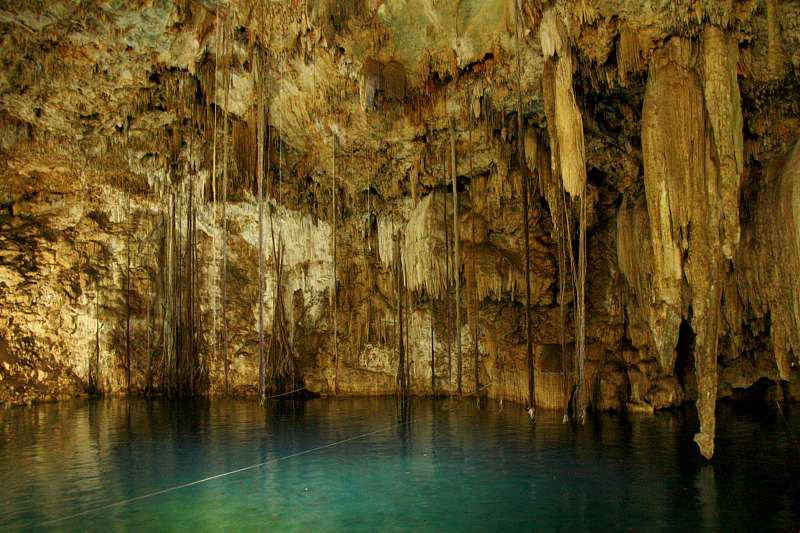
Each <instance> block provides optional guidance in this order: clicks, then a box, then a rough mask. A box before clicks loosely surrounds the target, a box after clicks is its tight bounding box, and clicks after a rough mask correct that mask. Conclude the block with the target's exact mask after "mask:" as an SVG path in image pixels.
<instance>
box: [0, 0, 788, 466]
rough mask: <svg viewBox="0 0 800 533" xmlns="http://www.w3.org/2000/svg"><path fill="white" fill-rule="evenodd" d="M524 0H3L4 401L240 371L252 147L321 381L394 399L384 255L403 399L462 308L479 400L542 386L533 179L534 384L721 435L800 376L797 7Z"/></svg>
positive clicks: (269, 304) (423, 383)
mask: <svg viewBox="0 0 800 533" xmlns="http://www.w3.org/2000/svg"><path fill="white" fill-rule="evenodd" d="M518 5H519V11H518V12H517V11H516V7H515V3H514V2H504V1H494V0H492V1H484V0H462V1H460V2H456V1H452V2H450V1H443V2H434V3H431V2H428V1H426V0H410V1H408V2H395V1H374V0H363V1H361V0H357V1H352V2H345V3H341V4H339V3H336V2H321V3H313V2H310V3H309V2H288V1H287V2H271V3H269V5H267V6H261V5H260V4H259V5H257V6H253V5H250V3H244V2H238V1H237V0H231V1H230V2H227V3H224V4H220V5H219V6H216V5H210V4H207V3H205V2H194V1H189V2H176V3H172V2H163V3H160V4H158V6H155V5H153V6H150V5H149V4H148V5H146V6H144V5H143V6H138V5H132V6H129V7H120V6H116V5H115V4H114V5H112V4H111V3H107V2H104V1H100V2H96V3H81V4H74V3H69V2H61V1H57V2H51V3H48V5H46V6H45V5H38V4H37V5H31V6H8V7H4V8H3V9H2V10H0V30H1V31H0V39H1V40H2V46H0V49H2V53H0V61H2V69H0V152H2V156H3V157H2V161H0V174H1V176H0V230H1V231H0V402H2V403H25V402H30V401H40V400H47V399H55V398H59V397H64V396H72V395H76V394H85V393H87V392H100V393H103V394H143V393H147V394H178V393H180V391H184V392H186V391H189V392H190V393H195V394H224V393H226V390H227V392H229V393H230V394H237V395H251V394H255V393H256V391H257V387H258V372H259V361H258V352H259V350H258V343H259V336H258V329H257V327H258V326H257V325H258V308H259V306H258V293H259V291H258V257H259V256H258V254H259V249H258V203H257V201H256V191H257V183H258V179H259V176H258V175H257V172H256V168H257V167H256V161H257V154H258V152H259V149H262V148H263V150H264V151H265V152H266V154H265V161H266V164H265V173H264V183H265V189H266V191H267V198H268V200H267V201H266V205H267V206H269V207H268V208H267V209H266V213H267V220H266V224H267V227H266V228H265V230H266V235H267V239H266V242H267V246H266V250H265V251H264V258H265V262H266V291H265V295H264V306H265V315H266V316H265V324H267V326H268V327H267V331H266V338H267V341H269V339H270V336H271V334H272V332H271V324H272V323H273V322H272V318H273V315H274V313H275V310H274V309H273V307H274V302H275V291H276V290H281V291H282V294H283V300H284V302H286V310H285V312H286V317H287V326H288V336H289V337H290V339H289V344H290V345H291V346H292V347H293V349H294V351H295V358H296V361H295V362H296V365H297V368H298V369H299V380H300V382H301V384H302V385H303V386H304V387H305V388H307V389H308V390H309V391H312V392H314V393H319V394H332V393H335V392H336V391H335V387H336V386H338V393H339V394H393V393H395V392H396V390H397V382H398V375H397V374H398V352H397V345H398V338H397V335H398V332H399V324H398V313H397V307H398V295H397V290H396V287H397V283H396V281H397V280H396V279H395V276H394V274H393V272H394V266H395V263H396V261H397V260H399V261H400V264H401V268H400V271H401V272H402V276H403V283H402V285H403V286H404V287H406V289H407V290H406V291H404V292H403V294H402V299H403V307H404V309H405V310H406V312H405V313H404V315H403V318H402V320H403V321H404V324H406V325H407V327H406V328H404V330H405V332H406V335H407V338H406V339H404V344H405V347H406V351H407V354H408V365H407V368H408V373H409V379H410V390H411V392H412V393H413V394H431V393H434V392H435V393H436V394H450V393H452V392H453V391H455V390H457V383H456V379H457V378H456V368H457V358H458V354H457V350H456V342H455V341H454V335H455V333H456V330H457V334H458V335H459V336H460V340H461V342H460V344H461V347H462V348H461V358H462V375H463V377H462V381H463V383H462V388H463V391H464V392H465V394H473V393H474V392H475V388H476V383H475V375H476V372H475V366H476V364H477V367H478V369H477V370H478V371H477V376H478V380H477V381H478V384H477V387H479V389H480V390H479V392H480V393H481V394H487V395H489V396H491V397H494V398H499V399H507V400H511V401H516V402H519V403H523V404H524V403H525V402H526V397H527V384H528V375H527V368H526V348H525V346H526V338H525V335H526V334H525V331H526V328H525V319H524V317H525V312H524V306H525V303H524V302H525V270H526V265H525V255H524V240H523V239H524V233H525V232H524V226H523V216H522V205H523V196H522V190H523V188H522V183H523V179H529V180H530V181H529V183H530V190H531V193H530V196H529V198H528V203H529V206H530V220H529V227H528V230H529V233H530V247H531V262H530V264H529V269H530V278H531V286H530V290H531V320H532V325H533V328H532V337H533V338H532V340H533V344H534V355H535V368H536V383H537V388H536V400H537V405H538V406H539V407H542V408H553V409H561V410H564V411H565V412H567V411H569V409H570V400H571V398H572V397H573V390H574V389H575V388H576V385H577V384H578V381H579V379H580V378H579V376H580V373H581V372H583V384H584V387H583V390H584V394H585V399H586V402H587V403H588V405H589V408H590V409H595V410H608V409H615V410H629V411H637V412H653V411H654V410H658V409H663V408H669V407H675V406H678V405H681V404H683V403H684V402H694V403H695V405H696V407H697V409H698V412H699V414H700V428H699V433H698V435H697V441H698V444H699V446H700V449H701V452H702V453H703V454H704V455H706V456H711V455H712V454H713V435H714V432H715V422H714V407H715V405H716V402H717V400H718V399H720V398H727V397H738V396H741V395H743V394H746V393H747V391H751V392H753V393H754V394H755V392H754V391H756V390H758V391H763V390H766V391H767V394H768V396H769V399H770V401H772V400H773V399H782V400H784V399H785V400H790V399H797V397H798V395H799V394H798V385H797V383H798V364H799V362H798V353H799V352H798V346H800V337H798V335H799V333H798V332H799V331H800V299H798V295H799V294H800V277H799V275H798V272H800V229H798V228H800V190H798V187H799V185H798V181H799V180H800V173H799V171H798V168H800V144H798V134H797V132H798V131H800V129H799V128H800V112H799V111H798V110H799V109H800V90H798V89H799V87H800V84H798V73H799V71H798V69H800V52H798V50H800V47H798V46H795V45H797V44H798V43H800V4H798V2H795V1H787V2H774V1H772V0H758V1H757V0H747V1H741V2H736V3H733V4H732V3H730V2H713V1H709V2H700V3H698V2H668V3H663V2H661V3H655V2H648V1H641V2H635V1H627V0H616V1H610V2H609V1H603V2H600V1H595V0H582V1H581V2H569V1H566V0H558V1H551V2H540V1H535V0H523V1H520V2H519V4H518ZM517 29H518V30H519V32H518V33H519V42H517V39H516V37H515V35H516V34H517V32H516V31H515V30H517ZM256 63H258V64H259V65H264V69H263V70H262V72H266V74H265V75H264V76H263V78H259V79H257V78H256V76H255V70H256V69H255V68H254V65H255V64H256ZM518 96H519V99H518V98H517V97H518ZM259 98H263V99H264V101H263V102H262V103H263V104H265V105H263V106H259V105H258V99H259ZM260 108H264V109H267V110H268V112H267V113H266V116H259V114H258V109H260ZM519 110H521V115H520V116H518V112H519ZM260 121H262V123H264V124H265V125H266V126H267V128H266V130H267V133H268V135H267V137H268V140H267V141H266V142H265V143H264V145H261V146H259V142H258V141H257V139H256V131H257V130H258V125H259V122H260ZM452 150H454V151H455V156H454V157H453V155H452ZM334 153H335V157H334ZM453 174H455V175H456V189H457V193H458V195H457V196H458V198H457V211H455V215H456V217H457V218H458V222H459V224H458V225H459V234H458V239H459V244H460V246H459V248H460V252H459V256H460V257H459V264H460V265H461V267H460V270H459V271H458V272H455V271H454V268H453V265H454V260H453V257H452V256H453V250H454V240H453V239H454V235H453V224H452V222H453V216H454V205H455V202H454V198H453V194H452V181H451V180H452V176H453ZM223 181H224V182H225V187H224V192H223V186H222V183H223ZM334 193H335V196H336V203H335V206H336V207H335V213H336V214H335V217H334V216H333V209H334V207H333V206H334V202H333V195H334ZM576 206H581V209H577V208H576ZM581 210H583V211H581ZM581 218H583V219H584V221H585V226H584V228H585V253H582V252H581V238H580V227H579V221H580V219H581ZM334 220H335V222H334ZM270 221H271V222H270ZM334 232H335V235H336V257H335V263H336V276H335V279H334V257H333V254H334V247H333V235H334ZM273 234H274V235H275V238H276V241H277V243H278V244H280V243H281V242H282V243H283V245H284V246H285V255H284V259H285V260H284V267H285V270H284V278H283V281H284V282H283V284H282V286H281V287H280V288H279V289H278V288H277V287H276V283H275V270H274V253H273V251H272V247H271V243H272V235H273ZM395 239H398V240H399V242H398V244H399V246H398V248H397V249H399V254H400V257H399V258H398V257H395V250H396V248H395V246H394V243H395ZM223 258H224V259H223ZM584 263H585V265H586V272H587V278H586V286H585V290H583V288H582V287H579V284H577V283H576V279H577V277H578V274H579V272H580V266H581V265H582V264H584ZM223 272H224V273H225V275H224V279H225V282H224V283H223ZM560 274H561V275H560ZM456 279H458V280H459V281H460V287H461V290H460V300H459V301H458V302H457V305H458V306H459V313H458V315H459V316H460V318H461V324H459V325H458V326H456V324H455V317H456V312H455V307H454V306H453V304H451V302H452V301H453V300H454V295H455V291H454V289H453V285H454V283H455V280H456ZM223 285H224V290H223ZM223 293H224V300H225V304H224V305H223ZM580 301H583V302H584V306H583V307H582V306H580V305H577V306H576V302H580ZM334 304H335V305H334ZM223 308H224V309H223ZM583 308H585V314H584V315H583V316H584V319H585V329H584V328H581V327H580V323H581V322H582V321H581V320H580V314H579V311H580V309H583ZM334 309H335V314H336V320H335V322H336V331H337V334H336V336H335V339H336V341H335V342H334V316H333V315H334ZM576 322H578V324H577V326H579V327H576ZM448 339H449V340H448ZM476 340H477V357H476V354H475V348H474V346H475V345H476V342H475V341H476ZM226 342H227V350H226V349H225V344H226ZM226 352H227V356H226V355H225V354H226ZM432 352H433V354H434V356H433V359H434V361H433V364H432V363H431V353H432ZM335 353H338V357H339V365H338V368H337V365H335V364H334V360H335V358H336V357H335V355H334V354H335ZM581 354H582V355H581ZM476 361H477V363H476ZM584 363H585V364H584ZM431 368H433V374H434V375H433V376H432V371H431ZM432 377H433V380H432V379H431V378H432ZM179 382H180V383H184V382H185V383H188V384H189V385H188V389H182V388H181V387H179V386H178V385H177V384H178V383H179ZM432 383H433V385H432ZM757 383H758V384H759V385H758V387H754V385H755V384H757ZM764 383H768V384H770V385H769V386H767V387H763V386H762V385H763V384H764ZM335 384H336V385H335Z"/></svg>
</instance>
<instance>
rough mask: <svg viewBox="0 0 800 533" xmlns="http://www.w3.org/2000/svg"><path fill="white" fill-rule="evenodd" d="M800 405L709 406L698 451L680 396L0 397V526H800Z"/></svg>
mask: <svg viewBox="0 0 800 533" xmlns="http://www.w3.org/2000/svg"><path fill="white" fill-rule="evenodd" d="M799 411H800V410H798V409H797V407H795V409H794V412H793V411H792V410H791V409H790V408H786V410H785V411H784V413H785V418H782V417H781V416H780V415H779V414H778V413H777V412H775V411H753V410H746V411H744V410H738V409H734V408H732V407H730V406H721V407H720V408H719V412H718V421H717V431H718V438H717V448H716V457H715V458H714V461H713V462H711V463H707V462H705V461H704V460H702V459H701V458H700V457H699V455H698V453H697V451H696V449H695V446H694V444H693V442H692V435H693V434H694V432H695V431H696V428H697V419H696V417H695V416H694V414H693V410H692V409H687V410H686V411H683V412H675V413H665V414H660V415H658V416H655V417H643V418H634V417H624V416H616V415H602V416H599V417H595V418H593V419H591V420H590V421H589V422H588V423H587V424H586V426H584V427H581V428H576V427H573V426H571V425H565V424H562V423H561V420H560V415H558V414H557V413H541V414H540V415H539V418H538V420H537V423H536V425H534V426H532V425H531V423H530V421H529V420H528V419H527V415H526V414H525V413H524V412H523V411H522V409H521V408H520V407H519V406H515V405H510V404H506V405H505V408H504V409H501V408H500V406H499V405H498V404H497V403H495V402H489V403H488V404H486V405H484V406H483V407H482V408H480V409H478V408H476V406H475V405H474V404H473V403H472V402H463V403H460V404H459V403H456V402H452V403H451V402H449V401H431V400H415V401H413V402H412V404H411V406H410V409H409V412H408V413H407V416H406V417H403V416H401V415H402V413H399V412H398V409H397V405H396V403H395V401H394V400H393V399H314V400H310V401H308V402H283V403H277V402H275V403H271V404H269V405H268V406H267V407H266V408H265V407H262V406H259V405H258V404H257V403H254V402H246V401H221V400H220V401H181V402H178V401H175V402H171V401H150V402H148V401H145V400H100V401H84V402H71V403H61V404H49V405H41V406H34V407H28V408H13V409H6V410H3V411H0V528H2V529H28V528H41V527H47V528H52V529H56V530H75V529H81V530H83V529H88V530H96V531H108V530H135V531H141V530H143V529H159V530H176V531H185V530H194V531H207V530H219V529H222V528H227V529H230V530H241V529H244V530H271V531H308V530H315V531H319V530H341V531H354V530H355V531H385V530H399V529H415V530H451V531H473V530H474V531H481V530H497V529H509V530H531V529H536V530H545V531H547V530H560V531H572V530H583V529H589V528H591V529H595V530H597V529H607V530H621V529H634V530H646V531H687V530H698V529H706V530H720V529H721V530H726V531H732V530H758V531H767V530H790V531H797V530H798V527H799V526H800V486H799V485H798V483H799V480H800V457H798V449H797V444H796V443H794V442H793V441H792V439H791V434H792V433H793V434H794V435H800V414H799V413H798V412H799ZM784 420H785V422H784ZM336 443H338V444H336ZM259 463H265V464H262V465H261V466H259V467H256V468H250V469H247V470H243V471H240V472H238V473H235V474H231V475H226V476H222V477H216V478H214V479H210V480H207V481H203V482H201V483H197V484H194V485H190V486H186V487H183V488H180V489H177V490H170V491H168V492H164V493H161V494H157V495H154V496H150V497H144V498H141V497H142V496H146V495H148V494H151V493H154V492H158V491H161V490H164V489H170V488H172V487H175V486H178V485H182V484H186V483H188V482H194V481H198V480H203V479H205V478H208V477H211V476H216V475H218V474H222V473H227V472H231V471H234V470H237V469H241V468H243V467H248V466H252V465H254V464H259ZM136 498H139V499H136ZM131 499H134V500H133V501H127V500H131ZM119 502H125V503H119ZM114 504H116V505H114ZM109 505H111V506H109ZM79 513H84V514H79ZM76 514H78V516H74V515H76ZM53 521H55V522H53Z"/></svg>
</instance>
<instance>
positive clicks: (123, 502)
mask: <svg viewBox="0 0 800 533" xmlns="http://www.w3.org/2000/svg"><path fill="white" fill-rule="evenodd" d="M410 422H411V420H406V421H405V422H400V423H398V424H392V425H391V426H387V427H385V428H382V429H376V430H375V431H370V432H368V433H362V434H361V435H356V436H355V437H349V438H346V439H343V440H340V441H336V442H331V443H329V444H324V445H322V446H317V447H316V448H311V449H310V450H304V451H302V452H296V453H292V454H289V455H286V456H283V457H276V458H274V459H268V460H266V461H263V462H261V463H256V464H253V465H249V466H244V467H242V468H238V469H236V470H231V471H230V472H223V473H222V474H216V475H213V476H209V477H207V478H203V479H198V480H197V481H190V482H188V483H183V484H182V485H176V486H174V487H169V488H166V489H161V490H157V491H155V492H150V493H147V494H142V495H141V496H135V497H133V498H128V499H127V500H120V501H118V502H114V503H109V504H108V505H102V506H100V507H95V508H93V509H88V510H86V511H81V512H80V513H75V514H72V515H69V516H64V517H61V518H56V519H54V520H49V521H47V522H42V523H41V524H40V526H51V525H53V524H58V523H60V522H65V521H67V520H72V519H74V518H79V517H81V516H86V515H89V514H93V513H96V512H98V511H104V510H106V509H113V508H114V507H121V506H123V505H127V504H129V503H133V502H137V501H141V500H145V499H147V498H152V497H154V496H161V495H162V494H167V493H170V492H175V491H177V490H180V489H185V488H188V487H193V486H195V485H200V484H201V483H207V482H209V481H213V480H215V479H220V478H223V477H227V476H232V475H234V474H240V473H242V472H247V471H248V470H257V469H259V468H261V467H262V466H267V465H270V464H273V463H277V462H279V461H285V460H287V459H293V458H295V457H300V456H302V455H308V454H310V453H314V452H318V451H320V450H325V449H327V448H333V447H334V446H339V445H340V444H345V443H347V442H352V441H355V440H358V439H363V438H364V437H369V436H371V435H376V434H378V433H382V432H384V431H388V430H390V429H393V428H395V427H397V426H402V425H407V424H409V423H410Z"/></svg>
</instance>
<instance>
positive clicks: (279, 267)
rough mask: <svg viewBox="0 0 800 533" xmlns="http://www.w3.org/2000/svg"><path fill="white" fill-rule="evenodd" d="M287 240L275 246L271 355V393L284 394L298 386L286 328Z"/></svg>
mask: <svg viewBox="0 0 800 533" xmlns="http://www.w3.org/2000/svg"><path fill="white" fill-rule="evenodd" d="M283 253H284V249H283V243H279V244H278V247H277V249H273V257H274V258H275V306H274V310H275V311H274V314H273V317H272V335H271V337H270V342H269V353H268V355H267V365H266V367H267V368H266V371H267V380H266V381H267V383H266V392H267V395H273V394H281V393H285V392H287V391H292V390H295V389H297V388H298V383H299V380H298V376H297V367H296V365H295V356H296V353H295V349H294V346H293V345H292V343H291V339H290V337H289V331H288V329H287V327H286V307H285V303H284V300H283V290H282V287H283Z"/></svg>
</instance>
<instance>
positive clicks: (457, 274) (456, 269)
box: [450, 118, 462, 398]
mask: <svg viewBox="0 0 800 533" xmlns="http://www.w3.org/2000/svg"><path fill="white" fill-rule="evenodd" d="M455 129H456V128H455V119H454V118H451V120H450V159H451V170H452V178H453V278H454V279H455V285H456V298H455V306H456V327H455V335H456V388H457V394H458V397H459V398H460V397H461V392H462V390H461V371H462V360H461V295H460V292H461V291H460V289H461V266H460V264H459V253H458V249H459V241H460V240H461V236H460V234H459V232H458V171H457V169H456V131H455Z"/></svg>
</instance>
